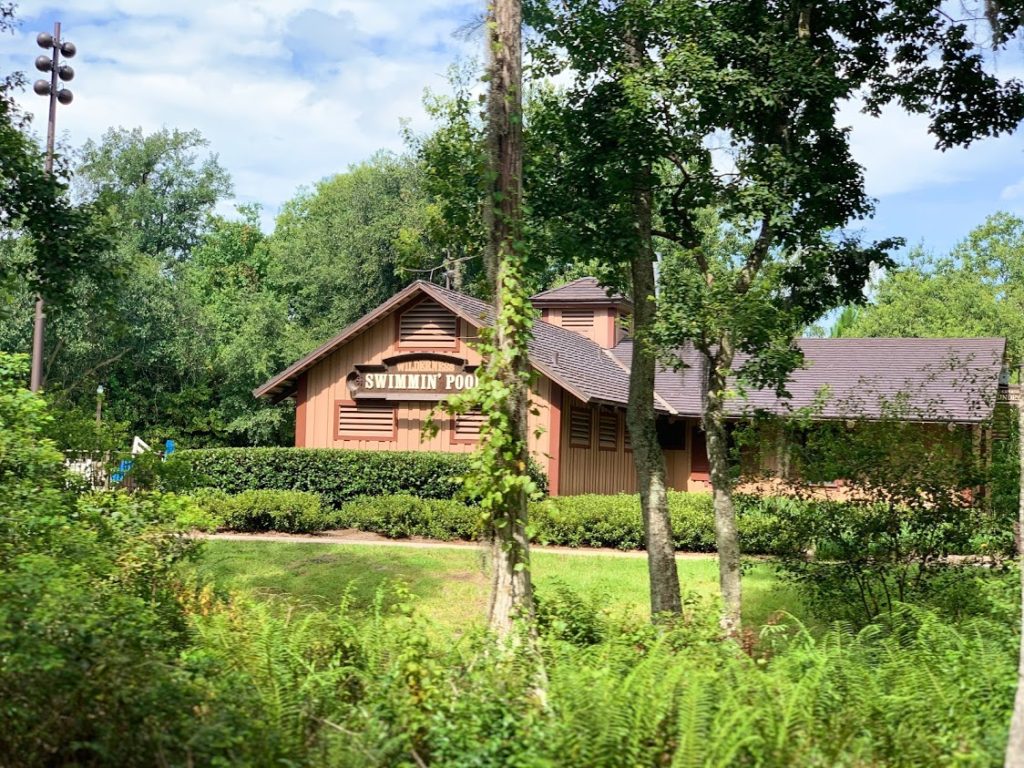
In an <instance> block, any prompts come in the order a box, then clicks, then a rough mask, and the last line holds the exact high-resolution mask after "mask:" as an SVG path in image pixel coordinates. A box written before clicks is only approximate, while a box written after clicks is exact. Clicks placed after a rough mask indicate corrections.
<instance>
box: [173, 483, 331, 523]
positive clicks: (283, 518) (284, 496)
mask: <svg viewBox="0 0 1024 768" xmlns="http://www.w3.org/2000/svg"><path fill="white" fill-rule="evenodd" d="M192 498H193V499H194V500H195V502H196V503H197V504H199V506H200V507H201V508H202V509H203V510H205V511H206V512H207V513H208V515H209V518H210V519H211V520H212V521H213V523H214V524H215V526H216V527H217V528H225V529H227V530H230V531H239V532H242V533H261V532H266V531H278V532H280V533H314V532H316V531H322V530H324V529H325V528H330V527H332V526H333V525H334V524H335V519H334V516H333V515H331V514H329V513H327V512H325V511H324V509H323V505H322V504H321V503H320V497H319V496H317V495H316V494H315V493H306V492H304V491H244V492H242V493H238V494H229V493H225V492H224V491H219V490H216V489H203V490H201V491H198V492H196V493H194V494H193V495H192ZM199 527H205V526H199Z"/></svg>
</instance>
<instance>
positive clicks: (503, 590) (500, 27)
mask: <svg viewBox="0 0 1024 768" xmlns="http://www.w3.org/2000/svg"><path fill="white" fill-rule="evenodd" d="M521 28H522V8H521V5H520V2H519V0H493V3H492V5H491V6H490V19H489V24H488V41H487V42H488V52H489V56H490V73H489V74H490V89H489V94H488V102H487V116H488V142H489V147H490V160H491V171H492V174H493V176H492V185H493V186H492V187H491V189H490V193H491V194H490V195H489V197H490V200H489V201H488V206H487V209H488V215H487V219H488V221H487V223H488V229H489V248H488V251H489V259H488V262H489V263H488V272H489V274H490V275H491V277H492V280H493V281H494V296H495V310H496V311H495V336H494V341H495V347H496V350H495V354H494V357H493V360H492V363H491V364H492V365H493V372H494V377H495V378H496V379H497V380H499V381H500V382H502V384H503V385H504V386H505V387H506V388H507V390H508V392H509V395H508V397H507V399H506V400H505V401H504V403H503V410H504V411H505V413H504V416H505V422H506V426H505V429H506V430H507V434H506V437H507V438H508V440H510V442H509V445H510V446H514V447H513V448H512V449H511V450H510V451H509V452H508V453H510V454H512V455H504V454H503V458H502V462H503V466H502V470H503V473H504V474H508V475H515V474H520V475H521V474H523V473H525V472H526V471H527V470H526V467H527V463H528V461H529V441H528V438H529V432H528V427H527V400H528V397H529V389H528V383H529V359H528V356H527V344H528V342H529V333H530V322H531V318H529V317H525V316H524V306H528V302H526V301H525V300H524V296H525V294H526V290H525V287H524V285H523V282H522V278H523V264H522V250H521V249H522V226H521V222H522V212H521V203H522V178H523V131H522V48H521ZM526 503H527V494H526V490H525V489H522V488H520V489H518V490H516V491H515V492H513V493H511V494H509V495H507V496H506V497H505V498H504V500H503V502H502V503H501V504H500V507H501V508H500V509H492V510H491V555H492V561H491V566H492V569H493V578H492V582H491V600H490V608H489V611H488V614H489V615H488V621H489V624H490V627H491V629H493V630H494V631H495V632H496V633H497V634H498V635H499V636H501V637H508V636H509V635H510V634H511V633H512V631H513V629H514V626H515V620H516V619H517V618H523V619H527V620H530V619H532V617H533V591H532V585H531V583H530V569H529V557H530V556H529V544H528V541H527V538H526Z"/></svg>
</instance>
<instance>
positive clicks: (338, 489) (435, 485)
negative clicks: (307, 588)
mask: <svg viewBox="0 0 1024 768" xmlns="http://www.w3.org/2000/svg"><path fill="white" fill-rule="evenodd" d="M176 456H177V459H176V460H177V461H180V462H184V463H186V464H187V465H188V468H189V470H190V472H191V475H192V476H193V477H194V478H195V481H194V482H195V484H196V485H197V486H200V487H201V486H208V487H211V488H217V489H220V490H222V491H227V492H228V493H241V492H243V491H250V490H292V491H310V492H312V493H316V494H319V495H320V497H321V499H323V501H324V503H325V504H327V505H329V506H331V507H335V508H337V507H340V506H341V505H342V504H343V503H344V502H346V501H348V500H349V499H353V498H355V497H357V496H385V495H390V494H396V493H407V494H411V495H414V496H419V497H421V498H426V499H450V498H452V497H453V496H455V495H456V494H457V492H458V490H459V487H460V484H459V481H458V478H459V477H460V476H462V475H464V474H466V472H467V471H468V469H469V463H468V455H467V454H458V453H433V452H429V451H350V450H344V449H331V448H202V449H195V450H185V451H179V452H178V453H177V454H176ZM531 472H532V474H533V475H534V480H535V481H536V482H537V484H538V486H539V487H540V488H541V489H542V490H543V491H545V492H546V491H547V480H546V478H545V477H544V474H543V473H542V472H541V471H540V470H539V468H537V467H535V466H533V467H531Z"/></svg>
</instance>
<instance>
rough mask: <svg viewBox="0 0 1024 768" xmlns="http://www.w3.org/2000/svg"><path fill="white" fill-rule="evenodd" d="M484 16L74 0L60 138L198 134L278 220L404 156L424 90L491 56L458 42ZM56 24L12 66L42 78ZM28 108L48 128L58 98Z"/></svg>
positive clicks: (401, 3)
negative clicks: (391, 157) (290, 205)
mask: <svg viewBox="0 0 1024 768" xmlns="http://www.w3.org/2000/svg"><path fill="white" fill-rule="evenodd" d="M475 8H476V4H475V3H474V4H470V5H468V6H467V5H462V4H453V3H451V2H446V1H445V0H389V2H386V3H383V2H379V0H373V1H372V2H370V1H367V2H361V1H359V0H348V1H343V0H309V2H298V1H297V0H292V1H290V2H282V1H281V0H230V1H227V2H225V1H223V0H219V1H218V2H209V0H201V1H200V0H178V2H175V3H173V4H168V3H167V2H166V0H69V2H67V3H65V4H64V5H63V7H62V8H61V10H60V13H61V16H62V20H63V21H64V32H65V35H66V37H67V39H70V40H72V41H73V42H74V43H75V44H76V45H77V47H78V51H79V55H78V57H77V58H76V59H75V60H74V61H73V65H74V67H75V70H76V78H75V80H74V82H73V83H71V84H70V87H71V88H72V90H74V92H75V101H74V103H73V104H72V105H71V106H68V107H60V111H59V116H58V131H59V132H60V133H61V134H62V135H66V136H67V137H68V140H69V141H70V143H71V144H73V145H78V144H81V143H82V142H83V141H85V140H86V139H90V138H91V139H97V138H99V137H100V136H101V135H102V133H103V132H104V131H105V130H106V129H107V128H108V127H110V126H124V127H128V128H130V127H134V126H142V127H143V129H144V130H147V131H152V130H156V129H158V128H160V127H161V126H169V127H176V128H182V129H189V128H197V129H199V130H200V131H201V132H202V133H203V135H204V136H205V137H206V138H207V139H209V141H210V144H211V147H210V148H211V150H212V151H214V152H217V153H218V154H219V156H220V159H221V162H222V163H223V164H224V166H225V167H226V168H227V169H228V170H229V171H230V173H231V175H232V177H233V179H234V184H235V193H236V197H237V198H238V200H239V201H242V202H250V201H257V202H261V203H263V204H264V205H265V207H266V209H267V211H266V217H265V219H266V220H265V223H266V224H268V225H270V224H271V223H272V220H273V215H274V213H276V211H277V209H278V208H279V206H280V205H281V203H282V202H284V201H285V200H287V199H288V198H290V197H291V196H292V195H293V194H294V193H295V191H296V189H297V188H298V187H300V186H303V185H309V184H311V183H313V182H315V181H317V180H318V179H320V178H323V177H324V176H328V175H330V174H333V173H336V172H339V171H342V170H344V169H345V168H346V167H347V166H348V165H349V164H350V163H354V162H358V161H360V160H362V159H365V158H366V157H368V156H369V155H370V154H371V153H372V152H374V151H375V150H377V149H379V148H382V147H383V148H388V149H393V150H400V149H401V148H402V141H401V137H400V134H399V121H400V119H402V118H411V120H412V124H413V126H414V127H415V128H417V129H424V128H425V127H426V126H427V118H426V116H425V114H424V112H423V109H422V105H421V100H422V96H423V91H424V88H427V87H430V88H434V89H444V88H445V87H446V85H445V75H446V70H447V68H448V66H449V64H450V63H451V62H452V61H453V60H454V59H455V57H456V56H457V55H460V54H461V55H470V56H472V55H475V54H476V53H477V50H476V49H477V48H478V47H479V43H478V41H469V42H467V41H464V40H460V39H457V38H456V37H453V35H452V33H453V32H454V31H455V30H456V29H457V28H458V27H460V26H461V25H462V24H464V23H465V22H466V21H468V20H470V19H471V18H472V15H473V12H474V10H475ZM27 12H28V9H26V8H25V7H24V6H23V7H22V13H23V15H27ZM53 18H55V16H53V15H49V14H48V18H46V19H45V21H43V22H41V23H40V22H39V21H38V20H35V19H34V20H33V22H32V23H31V24H26V25H23V27H22V28H21V30H20V31H19V33H18V34H17V35H16V36H15V37H14V38H8V39H6V40H2V41H0V43H2V44H3V45H2V47H0V67H2V69H3V70H4V71H12V70H17V69H21V70H28V69H29V68H30V67H31V66H32V60H33V59H34V57H35V56H36V55H37V54H38V53H39V51H38V50H37V48H36V46H35V43H34V42H33V39H34V37H35V34H36V32H38V31H41V30H42V29H45V28H47V26H48V25H49V23H50V19H53ZM37 26H38V27H39V29H36V27H37ZM28 74H29V77H30V79H34V74H35V73H34V72H29V73H28ZM19 102H20V104H21V105H22V106H23V107H24V108H26V109H27V110H29V111H31V112H32V113H33V114H34V115H35V125H36V128H37V130H45V120H46V116H45V106H46V100H45V99H41V98H39V97H37V96H35V95H34V94H32V93H31V91H29V92H27V93H25V94H23V95H22V96H21V97H20V98H19Z"/></svg>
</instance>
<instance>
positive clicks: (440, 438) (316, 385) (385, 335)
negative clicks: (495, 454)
mask: <svg viewBox="0 0 1024 768" xmlns="http://www.w3.org/2000/svg"><path fill="white" fill-rule="evenodd" d="M460 328H461V329H462V331H463V333H464V334H466V335H471V336H473V335H475V333H476V331H475V329H472V328H466V326H465V323H460ZM419 351H426V350H419ZM437 351H440V352H443V353H445V354H449V355H450V354H452V350H450V349H449V350H437ZM407 352H408V350H399V349H398V348H397V345H396V342H395V315H392V316H390V317H386V318H382V319H381V320H380V321H379V322H378V323H376V324H374V325H372V326H371V327H369V328H368V329H366V331H364V332H363V333H361V334H360V335H359V336H357V337H356V338H354V339H352V341H350V342H349V343H348V344H346V345H345V346H343V347H341V348H340V349H338V350H336V351H335V352H334V353H332V354H331V355H330V356H329V357H327V358H326V359H324V360H323V361H321V362H320V363H318V364H317V365H315V366H314V367H313V368H311V369H310V370H309V371H308V372H307V374H306V409H305V415H306V419H305V430H304V436H305V445H306V446H307V447H309V448H349V449H357V450H378V451H417V450H423V451H428V450H429V451H445V452H452V453H468V452H470V451H472V450H473V449H474V447H475V444H474V443H469V442H464V441H463V442H458V441H456V442H453V441H452V437H453V435H452V428H451V422H450V419H449V418H448V416H447V415H445V414H437V416H436V417H435V419H436V421H437V423H438V425H439V427H440V431H439V432H438V434H437V435H436V436H435V437H433V438H429V439H426V440H424V439H422V427H423V424H424V422H425V421H426V419H427V418H428V415H429V413H430V410H431V408H432V406H433V404H432V403H429V402H420V401H399V402H398V403H396V406H397V408H398V431H397V437H396V439H395V440H393V441H384V440H336V439H335V433H336V431H337V426H336V421H337V413H336V412H335V410H336V408H335V401H337V400H348V399H349V394H348V390H347V387H346V385H345V378H346V376H348V374H349V373H350V372H351V371H352V369H353V367H354V366H355V365H356V364H373V363H379V362H381V361H382V360H383V359H385V358H387V357H390V356H392V355H396V354H404V353H407ZM456 356H457V357H462V358H465V359H466V360H467V361H468V364H469V365H479V364H480V362H481V360H480V356H479V354H477V353H476V351H474V350H473V349H471V348H470V347H469V346H468V345H466V344H462V345H460V349H459V352H458V353H456ZM431 366H432V367H436V364H431ZM551 393H552V384H551V382H550V381H549V380H548V379H546V378H545V377H543V376H540V377H538V381H537V384H536V386H535V390H534V392H533V393H532V394H531V401H532V404H533V407H535V408H536V409H537V410H538V411H539V412H540V414H539V415H538V416H534V415H532V414H531V415H530V417H529V425H530V451H531V453H532V454H533V456H534V458H535V459H536V460H537V462H538V463H539V464H540V465H541V467H542V468H544V470H545V471H547V469H548V465H549V462H550V458H549V456H548V454H549V452H550V447H551V434H550V429H547V427H548V421H549V419H550V405H551ZM538 426H540V427H544V428H545V430H544V431H543V432H542V433H541V434H540V436H536V435H534V434H533V432H534V430H535V429H536V428H537V427H538ZM297 442H298V441H297Z"/></svg>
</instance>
